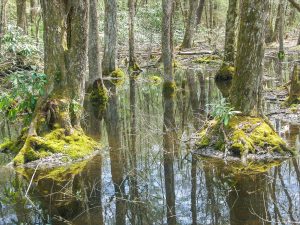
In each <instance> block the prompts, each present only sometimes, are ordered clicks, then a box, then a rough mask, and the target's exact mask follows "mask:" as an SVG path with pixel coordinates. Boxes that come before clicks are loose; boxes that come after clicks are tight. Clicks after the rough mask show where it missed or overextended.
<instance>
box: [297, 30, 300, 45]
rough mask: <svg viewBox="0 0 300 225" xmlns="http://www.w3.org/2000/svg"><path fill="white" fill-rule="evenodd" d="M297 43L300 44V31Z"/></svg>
mask: <svg viewBox="0 0 300 225" xmlns="http://www.w3.org/2000/svg"><path fill="white" fill-rule="evenodd" d="M297 45H300V32H299V37H298V41H297Z"/></svg>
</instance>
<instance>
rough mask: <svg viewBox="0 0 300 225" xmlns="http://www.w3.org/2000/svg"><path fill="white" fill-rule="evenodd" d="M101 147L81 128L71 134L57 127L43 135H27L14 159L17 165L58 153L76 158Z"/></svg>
mask: <svg viewBox="0 0 300 225" xmlns="http://www.w3.org/2000/svg"><path fill="white" fill-rule="evenodd" d="M100 147H101V146H100V144H99V143H97V142H95V141H94V140H93V139H91V138H89V137H87V136H86V135H85V134H84V132H83V131H81V130H74V131H73V133H72V134H71V135H66V134H65V130H64V129H56V130H53V131H52V132H50V133H48V134H46V135H44V136H42V137H40V136H32V137H27V139H26V142H25V144H24V146H23V148H22V149H21V150H20V152H19V153H18V154H17V156H16V157H15V158H14V160H13V161H14V164H15V165H21V164H24V163H28V162H31V161H35V160H38V159H42V158H46V157H49V156H51V155H53V154H58V153H60V154H64V155H66V156H68V157H69V158H70V159H74V160H76V159H80V158H83V157H85V156H87V155H90V154H91V153H93V152H94V151H95V150H96V149H100Z"/></svg>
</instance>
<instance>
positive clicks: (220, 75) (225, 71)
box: [215, 63, 235, 81]
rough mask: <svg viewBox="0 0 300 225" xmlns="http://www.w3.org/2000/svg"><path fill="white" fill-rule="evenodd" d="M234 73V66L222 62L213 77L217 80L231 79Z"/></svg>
mask: <svg viewBox="0 0 300 225" xmlns="http://www.w3.org/2000/svg"><path fill="white" fill-rule="evenodd" d="M234 74H235V68H234V67H233V66H231V65H227V64H225V63H223V64H222V66H221V67H220V69H219V71H218V72H217V74H216V76H215V79H216V80H218V81H223V80H231V79H232V78H233V76H234Z"/></svg>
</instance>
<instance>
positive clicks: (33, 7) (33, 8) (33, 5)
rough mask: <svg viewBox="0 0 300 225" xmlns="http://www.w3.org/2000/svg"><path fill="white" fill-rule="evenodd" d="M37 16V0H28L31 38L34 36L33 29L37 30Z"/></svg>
mask: <svg viewBox="0 0 300 225" xmlns="http://www.w3.org/2000/svg"><path fill="white" fill-rule="evenodd" d="M37 14H38V1H37V0H30V32H31V36H34V35H35V31H34V27H35V28H36V29H37V27H36V26H35V25H36V19H37Z"/></svg>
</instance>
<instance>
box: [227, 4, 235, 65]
mask: <svg viewBox="0 0 300 225" xmlns="http://www.w3.org/2000/svg"><path fill="white" fill-rule="evenodd" d="M237 2H238V0H229V5H228V11H227V18H226V32H225V47H224V63H227V64H229V65H234V55H235V43H236V19H237Z"/></svg>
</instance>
